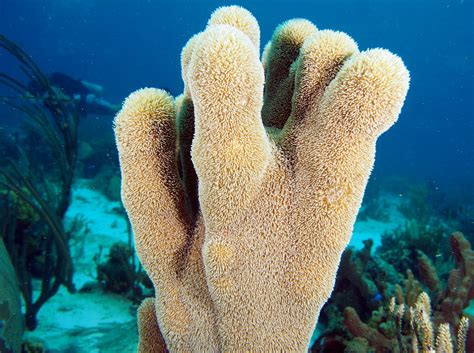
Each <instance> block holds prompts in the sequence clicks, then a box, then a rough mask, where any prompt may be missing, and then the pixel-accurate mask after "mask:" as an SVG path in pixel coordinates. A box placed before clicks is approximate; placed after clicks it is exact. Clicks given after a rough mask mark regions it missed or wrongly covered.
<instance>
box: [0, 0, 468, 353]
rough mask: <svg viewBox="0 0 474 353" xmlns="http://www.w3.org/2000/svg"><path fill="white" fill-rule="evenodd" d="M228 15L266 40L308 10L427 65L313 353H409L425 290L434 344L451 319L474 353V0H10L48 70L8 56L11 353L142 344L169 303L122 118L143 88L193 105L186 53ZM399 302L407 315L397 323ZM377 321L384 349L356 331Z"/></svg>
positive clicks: (0, 123) (5, 178)
mask: <svg viewBox="0 0 474 353" xmlns="http://www.w3.org/2000/svg"><path fill="white" fill-rule="evenodd" d="M228 5H239V6H242V7H244V8H246V9H247V10H249V11H250V12H251V13H252V14H253V15H254V16H255V18H256V19H257V21H258V23H259V26H260V32H261V48H263V47H264V45H265V43H266V42H267V41H268V40H270V39H271V37H272V34H273V31H274V30H275V28H276V27H277V26H278V25H279V24H280V23H282V22H284V21H286V20H288V19H292V18H305V19H307V20H309V21H311V22H312V23H314V24H315V25H316V26H317V27H318V29H331V30H335V31H342V32H345V33H347V34H348V35H350V36H351V37H352V38H353V39H354V40H355V41H356V42H357V44H358V46H359V49H360V50H366V49H370V48H386V49H388V50H390V51H391V52H393V53H395V54H397V55H399V56H400V57H401V58H402V60H403V62H404V64H405V66H406V67H407V69H408V70H409V72H410V88H409V90H408V94H407V96H406V100H405V103H404V105H403V108H402V110H401V114H400V116H399V119H398V121H397V123H396V124H395V125H394V126H393V127H392V128H390V130H389V131H387V132H386V133H384V134H383V135H382V136H381V137H380V139H379V140H378V142H377V146H376V161H375V165H374V169H373V171H372V174H371V176H370V180H369V182H368V185H367V189H366V192H365V197H364V200H363V204H362V207H361V208H360V211H359V215H358V217H357V221H356V223H355V226H354V230H353V234H352V239H351V243H350V247H349V248H347V249H346V251H345V252H344V253H343V255H342V261H341V265H340V266H339V272H338V274H337V278H336V280H335V288H334V291H333V293H332V296H331V298H330V299H329V301H328V302H327V304H326V306H325V307H324V308H323V309H322V311H321V313H320V315H319V320H318V324H317V326H316V327H314V334H313V335H312V338H311V340H309V336H308V335H307V334H305V335H306V336H308V337H307V338H308V342H307V346H308V347H307V349H308V350H312V351H315V352H344V351H345V352H359V351H360V352H366V351H367V352H368V351H375V350H377V349H382V348H381V345H382V346H384V347H383V348H384V349H386V351H387V352H392V351H393V352H398V351H402V347H405V346H406V347H408V346H409V345H410V344H411V343H410V342H411V341H410V340H411V339H412V337H413V335H411V333H410V332H411V331H410V329H409V326H410V325H409V322H410V317H408V314H407V313H408V312H409V309H408V307H415V306H416V298H418V297H419V294H420V293H421V292H426V293H427V294H428V296H429V297H430V298H431V307H432V319H431V322H432V326H433V330H434V334H435V336H436V335H438V332H439V331H440V329H439V327H440V325H441V324H443V323H449V325H450V330H451V336H452V341H453V344H454V345H459V344H460V342H462V341H466V342H467V345H466V347H465V348H464V351H466V352H473V351H474V344H473V342H474V334H473V332H472V327H474V323H472V325H471V329H466V336H467V337H466V338H465V339H463V338H457V335H458V333H459V332H461V333H462V332H463V328H462V327H461V324H460V322H461V318H462V317H463V316H465V317H468V318H469V317H473V316H474V314H473V311H474V310H473V308H474V303H471V300H472V299H473V298H474V287H473V284H472V283H474V273H473V271H472V268H474V267H472V266H474V262H473V261H474V260H472V259H473V258H474V253H472V252H470V250H469V249H470V248H469V245H468V243H465V242H464V240H467V241H470V242H472V241H474V182H473V181H474V142H473V141H474V62H473V60H474V25H473V24H474V1H472V0H442V1H441V0H432V1H428V0H414V1H408V0H399V1H396V0H390V1H389V0H371V1H366V0H361V1H355V0H335V1H327V0H321V1H298V0H296V1H272V2H265V1H257V0H253V1H233V2H230V1H183V0H179V1H161V0H136V1H125V0H118V1H110V0H0V35H2V43H9V44H8V45H10V48H11V45H13V44H12V43H16V45H17V46H18V47H17V48H21V49H17V50H16V53H17V54H18V53H19V52H20V50H21V53H25V54H26V55H27V57H28V58H30V59H31V60H32V61H31V62H34V63H35V65H37V66H36V67H37V68H38V70H40V71H41V72H42V73H43V74H44V76H41V75H40V76H38V75H36V76H35V75H33V77H28V75H27V74H25V71H22V70H21V66H22V65H23V67H25V65H26V67H27V71H26V73H30V75H31V72H33V73H34V72H35V71H31V67H32V66H31V64H30V66H28V64H25V62H23V64H22V63H21V57H20V56H15V55H13V54H14V53H12V51H11V50H10V51H9V50H8V48H6V47H5V46H2V47H1V48H0V73H1V76H0V144H1V145H0V161H1V166H0V214H1V217H0V260H1V261H0V352H4V351H5V352H19V351H20V350H19V349H20V348H19V347H20V345H22V346H23V348H22V349H23V351H33V350H32V349H33V347H36V348H35V349H37V350H36V351H38V352H42V351H44V352H133V351H136V345H137V342H138V334H137V324H136V310H137V307H138V305H139V303H140V302H141V301H142V300H143V299H144V298H146V297H153V296H154V295H155V293H154V289H153V285H152V283H151V282H150V280H149V279H148V278H147V276H146V272H145V271H144V270H143V268H142V266H141V265H140V259H139V258H138V257H137V255H136V252H135V249H134V245H133V230H132V228H131V227H130V225H129V222H128V218H127V214H126V212H125V210H124V208H123V206H122V204H121V200H120V170H119V161H118V156H117V149H116V145H115V140H114V133H113V127H112V126H113V119H114V116H115V114H116V112H117V111H118V109H119V107H120V105H121V104H122V102H123V101H124V99H125V98H126V97H127V96H128V95H129V94H130V93H131V92H133V91H135V90H137V89H139V88H142V87H157V88H162V89H165V90H166V91H168V92H169V93H170V94H171V95H172V96H174V97H176V96H178V95H180V94H181V93H182V92H183V82H182V79H181V64H180V55H181V50H182V48H183V47H184V45H185V44H186V43H187V41H188V39H189V38H190V37H191V36H193V35H194V34H196V33H199V32H200V31H202V30H203V29H204V28H205V26H206V23H207V20H208V18H209V16H210V15H211V13H212V12H213V11H214V10H215V9H216V8H218V7H220V6H228ZM30 59H27V61H28V62H30V61H29V60H30ZM28 68H29V69H28ZM28 70H30V71H28ZM38 77H45V78H46V79H48V80H49V83H48V85H49V87H50V88H51V87H53V88H54V89H55V90H53V91H47V90H45V89H44V87H43V88H41V87H39V88H38V87H37V85H38V83H37V82H36V81H38ZM85 81H87V82H85ZM35 82H36V83H35ZM17 83H19V84H20V85H17ZM35 84H36V86H35ZM12 86H14V87H13V88H15V87H16V88H18V87H20V88H19V89H17V90H15V89H12ZM40 86H41V84H40ZM98 86H99V87H98ZM98 88H99V91H100V92H98V91H97V89H98ZM61 89H62V91H61ZM50 97H53V98H54V99H57V100H54V99H53V100H51V99H48V98H50ZM35 118H36V120H35ZM38 119H39V120H38ZM42 119H43V120H42ZM35 121H36V123H34V122H35ZM48 122H49V123H48ZM48 124H49V125H48ZM76 124H77V127H78V130H77V131H76V130H75V129H71V126H76ZM45 126H46V128H45ZM48 126H49V127H48ZM48 128H51V129H52V130H48ZM48 131H52V133H53V135H57V136H59V144H55V142H54V138H51V135H48ZM51 141H53V142H52V143H51ZM61 168H63V169H61ZM64 168H66V169H67V171H65V169H64ZM31 186H32V187H31ZM193 192H194V193H197V190H193ZM271 217H272V214H269V215H268V218H270V219H271ZM454 232H461V233H462V234H463V237H462V238H460V236H459V233H454ZM453 234H455V235H454V236H453ZM456 234H457V235H456ZM58 237H59V238H58ZM367 239H370V241H371V243H369V242H367V241H366V240H367ZM2 243H5V249H3V244H2ZM459 244H463V245H462V246H461V245H459ZM65 249H66V250H65ZM423 256H425V257H423ZM427 259H428V260H427ZM145 267H146V266H145ZM427 269H429V270H427ZM435 274H436V276H435ZM412 275H413V277H412ZM456 276H458V277H456ZM459 276H461V277H459ZM435 277H436V278H435ZM455 277H456V278H455ZM456 281H457V282H456ZM407 283H409V284H407ZM414 288H415V289H414ZM42 293H43V295H44V303H43V297H42V296H41V294H42ZM392 297H395V298H396V300H397V308H400V307H403V308H405V312H404V313H402V314H400V315H398V316H397V314H393V313H390V305H389V303H390V300H391V298H392ZM38 298H40V303H38ZM456 300H457V301H456ZM400 301H404V302H402V303H401V302H400ZM282 305H285V304H282ZM403 305H404V306H403ZM349 307H352V308H353V310H354V311H355V312H356V313H357V316H358V317H359V318H360V320H361V321H360V322H359V324H360V325H357V324H354V322H358V321H357V320H355V319H354V317H353V316H351V313H352V312H351V311H350V310H349V309H348V308H349ZM351 310H352V309H351ZM400 310H402V309H400ZM377 313H378V314H377ZM316 315H317V313H314V316H316ZM351 319H352V320H351ZM250 321H251V320H250ZM250 321H249V322H250ZM369 321H370V325H371V328H372V329H373V330H375V331H377V335H378V336H377V337H379V340H375V339H373V335H372V336H371V337H372V338H371V337H369V336H370V335H364V334H363V333H361V331H360V330H359V331H357V329H356V328H355V327H356V326H357V327H359V328H360V327H363V324H362V322H365V323H368V322H369ZM314 322H315V323H316V320H314ZM397 325H398V326H397ZM263 326H265V325H263ZM268 326H270V325H268ZM249 327H250V326H249ZM364 327H365V326H364ZM255 329H256V328H249V330H255ZM293 329H296V330H298V328H293ZM162 330H163V328H162ZM204 330H205V329H204ZM302 330H303V328H302ZM270 331H271V330H270ZM375 331H374V332H375ZM415 331H416V330H415ZM441 331H442V330H441ZM415 333H416V334H415V336H417V337H418V340H419V341H420V342H422V341H423V339H422V338H423V337H424V336H423V333H420V332H415ZM285 334H286V332H285V331H284V330H283V332H281V336H280V337H278V333H276V332H275V339H274V342H282V341H283V342H284V341H285ZM380 337H382V338H380ZM376 341H377V342H376ZM434 341H435V340H433V346H436V343H435V342H434ZM380 342H383V343H380ZM167 343H168V345H169V344H170V343H169V342H167ZM275 344H276V343H275ZM157 345H158V343H157ZM421 345H422V343H420V347H421ZM257 346H258V345H257ZM257 346H254V347H257ZM246 347H250V348H248V349H252V348H251V347H252V345H251V343H249V346H246ZM274 347H278V346H272V343H269V344H268V346H267V348H268V350H272V349H275V348H274ZM311 347H312V348H311ZM458 347H460V346H458ZM28 349H29V350H28ZM171 349H172V350H173V349H175V348H173V347H171ZM195 349H196V350H198V349H197V348H195ZM242 349H245V347H243V348H242ZM420 349H421V348H420ZM437 349H438V350H437V351H439V352H441V351H442V349H441V348H440V347H437ZM215 350H216V348H215V347H214V348H213V347H212V346H211V345H209V351H215ZM257 350H258V349H257ZM283 350H285V349H283ZM178 351H179V350H178ZM198 351H199V350H198ZM378 351H381V350H378ZM408 351H409V350H408Z"/></svg>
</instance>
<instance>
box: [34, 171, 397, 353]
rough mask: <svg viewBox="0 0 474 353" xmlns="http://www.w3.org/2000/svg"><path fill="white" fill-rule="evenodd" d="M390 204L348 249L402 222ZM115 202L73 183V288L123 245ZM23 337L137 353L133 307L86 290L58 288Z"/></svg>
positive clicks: (78, 349) (54, 347) (58, 348)
mask: <svg viewBox="0 0 474 353" xmlns="http://www.w3.org/2000/svg"><path fill="white" fill-rule="evenodd" d="M388 201H389V204H390V206H391V210H390V215H391V216H390V222H378V221H375V220H371V219H369V220H367V221H363V222H357V223H356V225H355V227H354V233H353V236H352V240H351V245H353V246H355V247H356V248H360V247H362V245H363V240H365V239H368V238H372V239H373V240H374V248H376V247H377V246H378V245H379V244H380V236H381V235H382V234H383V233H384V232H385V231H389V230H391V229H393V228H395V227H397V226H398V225H400V224H402V222H404V220H403V218H402V217H401V216H400V215H399V213H398V212H397V211H396V208H397V207H396V204H397V200H396V199H388ZM119 208H120V203H119V202H112V201H109V200H108V199H107V198H106V197H105V196H104V195H102V194H101V193H100V192H98V191H97V190H93V189H91V188H90V187H88V186H87V182H86V181H84V180H80V181H78V182H76V184H75V186H74V190H73V197H72V204H71V206H70V208H69V210H68V214H67V219H66V222H70V221H71V220H72V219H74V218H75V217H76V216H81V217H83V219H84V220H85V222H86V224H87V226H88V228H89V230H90V231H89V233H88V234H87V235H86V236H85V239H84V240H85V241H84V242H82V243H81V242H79V243H77V244H75V245H74V246H73V247H72V254H73V260H74V266H75V275H74V283H75V285H76V288H77V289H81V288H82V287H83V286H84V284H86V283H88V282H89V283H90V282H91V281H94V276H95V275H96V263H95V262H94V256H95V255H97V253H98V252H99V247H100V246H101V247H102V257H101V259H102V261H105V260H106V258H107V254H108V249H109V248H110V246H111V245H112V244H113V243H115V242H117V241H122V242H127V224H126V221H125V219H124V216H123V215H120V214H119V213H118V212H117V209H119ZM25 337H26V338H27V339H29V340H30V341H33V342H38V341H39V342H43V343H44V344H45V346H46V347H47V348H48V349H49V350H51V351H52V352H74V353H86V352H87V353H96V352H101V353H107V352H110V353H112V352H122V353H126V352H135V351H136V345H137V326H136V321H135V307H134V306H133V305H132V303H131V302H130V301H129V300H127V299H125V298H124V297H123V296H120V295H117V294H114V293H110V292H105V291H104V290H103V289H101V288H98V287H97V288H95V289H93V290H92V291H90V292H87V293H81V292H77V293H74V294H71V293H68V291H67V290H66V289H65V288H64V287H61V289H60V290H59V292H58V293H57V294H56V295H55V296H54V297H53V298H51V299H50V300H49V301H48V302H47V303H46V304H45V305H44V306H43V307H42V308H41V310H40V312H39V314H38V327H37V329H36V330H35V331H33V332H27V333H26V334H25Z"/></svg>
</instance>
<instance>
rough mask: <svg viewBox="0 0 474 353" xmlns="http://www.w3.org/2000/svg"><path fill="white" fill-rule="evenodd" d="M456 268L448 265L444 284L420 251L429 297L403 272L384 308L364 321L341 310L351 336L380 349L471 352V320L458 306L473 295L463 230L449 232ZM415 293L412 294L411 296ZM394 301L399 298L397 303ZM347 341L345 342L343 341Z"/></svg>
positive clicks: (473, 274)
mask: <svg viewBox="0 0 474 353" xmlns="http://www.w3.org/2000/svg"><path fill="white" fill-rule="evenodd" d="M450 242H451V248H452V253H453V256H454V258H455V261H456V268H454V269H453V270H451V272H450V275H449V279H448V283H447V286H446V288H445V289H444V290H441V288H442V283H441V281H440V280H439V276H438V274H437V273H436V269H435V267H434V266H433V264H432V263H431V260H429V258H428V257H426V255H424V254H419V255H420V257H419V261H420V267H423V270H422V271H420V274H421V275H422V276H423V277H422V281H423V283H424V284H425V285H427V287H428V288H429V289H430V290H431V293H432V296H433V297H434V300H433V301H432V300H431V299H430V296H429V295H428V294H427V293H426V292H422V287H421V284H420V283H419V282H418V281H417V280H416V279H415V278H414V277H413V274H412V273H411V272H408V278H407V279H406V280H405V282H404V288H402V287H401V286H398V285H397V286H396V288H395V295H396V299H395V297H394V298H393V299H392V300H391V302H390V305H389V306H388V308H380V309H379V310H377V311H374V312H373V313H372V317H371V318H370V320H369V322H368V323H364V322H363V321H362V320H361V319H360V318H359V316H358V314H357V313H356V311H355V310H354V309H353V308H351V307H349V308H347V309H346V310H345V311H344V323H345V325H346V327H347V329H348V331H349V332H350V333H351V334H352V335H353V336H355V337H358V338H359V340H358V342H360V339H363V340H364V341H365V342H366V343H367V344H366V346H365V348H366V349H367V350H369V349H370V348H373V349H375V351H376V352H383V351H386V350H387V349H388V350H389V351H391V352H454V351H455V352H459V353H463V352H471V351H472V342H471V341H472V339H473V333H472V326H470V325H469V320H468V318H467V317H466V316H465V314H464V313H463V310H464V309H465V308H466V307H467V306H468V305H469V303H470V301H471V300H472V299H473V298H474V292H473V287H472V285H473V281H474V270H473V268H474V267H473V265H474V262H473V261H474V251H472V250H471V245H470V243H469V241H467V240H466V239H465V238H464V236H463V234H462V233H460V232H455V233H453V234H452V235H451V237H450ZM415 297H416V300H415V299H414V298H415ZM397 303H398V304H397ZM347 346H349V344H347Z"/></svg>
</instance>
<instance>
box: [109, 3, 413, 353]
mask: <svg viewBox="0 0 474 353" xmlns="http://www.w3.org/2000/svg"><path fill="white" fill-rule="evenodd" d="M259 36H260V35H259V28H258V24H257V22H256V20H255V18H254V17H253V16H252V15H251V14H250V13H249V12H248V11H246V10H244V9H242V8H240V7H236V6H233V7H226V8H221V9H218V10H217V11H216V12H215V13H214V14H213V15H212V17H211V19H210V21H209V23H208V26H207V28H206V29H205V31H203V32H202V33H199V34H198V35H196V36H194V37H193V38H192V39H191V40H190V41H189V42H188V44H187V45H186V47H185V48H184V50H183V55H182V66H183V67H182V72H183V79H184V81H185V92H184V95H183V96H182V97H180V98H179V99H177V100H176V101H175V100H173V98H172V97H170V96H169V95H167V94H166V93H165V92H164V91H161V90H157V89H150V88H147V89H143V90H139V91H137V92H135V93H133V94H132V95H131V96H130V97H129V98H128V99H127V100H126V102H125V103H124V106H123V109H122V110H121V112H120V113H119V114H118V116H117V118H116V121H115V133H116V138H117V146H118V150H119V155H120V164H121V170H122V197H123V201H124V204H125V206H126V208H127V211H128V214H129V217H130V220H131V223H132V225H133V230H134V234H135V242H136V248H137V252H138V254H139V256H140V259H141V261H142V263H143V266H144V267H145V269H146V270H147V272H148V274H149V275H150V278H151V280H152V281H153V283H154V286H155V289H156V293H157V296H156V298H155V300H154V306H155V311H154V312H155V313H156V323H157V324H158V326H159V328H160V331H161V334H162V336H163V338H164V341H165V342H166V347H167V349H169V350H170V351H189V352H190V351H194V352H217V351H269V350H273V351H286V352H290V351H291V352H297V351H299V352H305V351H306V350H307V348H308V347H307V346H308V343H309V338H310V336H311V333H312V331H313V329H314V326H315V321H316V318H317V316H318V314H319V311H320V308H321V306H322V305H323V304H324V303H325V301H326V300H327V298H328V297H329V295H330V293H331V290H332V288H333V285H334V280H335V275H336V270H337V267H338V264H339V259H340V256H341V253H342V251H343V249H344V247H345V246H346V245H347V243H348V241H349V238H350V235H351V232H352V227H353V224H354V221H355V217H356V214H357V211H358V209H359V207H360V204H361V200H362V196H363V193H364V189H365V186H366V183H367V180H368V177H369V174H370V172H371V169H372V166H373V163H374V153H375V143H376V140H377V138H378V137H379V136H380V135H381V134H382V133H383V132H384V131H386V130H387V129H388V128H389V127H390V126H391V125H392V124H393V123H394V122H395V121H396V119H397V117H398V114H399V112H400V109H401V106H402V104H403V101H404V98H405V95H406V92H407V89H408V82H409V75H408V72H407V70H406V69H405V66H404V65H403V63H402V61H401V60H400V58H398V57H397V56H395V55H393V54H391V53H390V52H388V51H386V50H382V49H374V50H368V51H365V52H359V51H358V49H357V46H356V44H355V43H354V41H353V40H352V39H351V38H350V37H349V36H347V35H345V34H343V33H340V32H333V31H318V30H317V29H316V27H315V26H313V25H312V24H310V23H309V22H308V21H300V20H298V21H289V22H287V23H285V24H283V25H282V26H280V27H279V28H278V30H277V31H276V32H275V35H274V36H273V38H272V42H271V44H269V45H268V46H267V48H266V50H265V57H264V62H265V70H264V68H263V65H262V63H261V62H260V60H259ZM264 97H265V98H264ZM283 102H284V104H283ZM262 109H263V110H262ZM262 114H263V115H262ZM176 116H177V117H178V128H177V126H176V121H175V118H176ZM264 122H265V123H266V125H267V126H264ZM280 128H281V129H280ZM177 130H178V131H177ZM191 136H192V139H191ZM177 141H178V142H177ZM178 143H179V145H178ZM177 165H179V166H180V167H179V168H178V167H177ZM194 173H195V174H194ZM196 184H197V186H198V193H196V190H195V189H194V188H195V185H196ZM149 303H150V302H147V303H146V304H144V305H146V306H145V307H143V308H142V311H141V314H140V317H141V319H140V320H141V323H140V337H141V341H140V342H141V343H140V351H142V352H145V351H152V350H151V349H152V348H144V347H153V348H155V347H154V346H153V344H151V343H149V337H155V335H157V334H158V333H157V331H154V332H152V333H147V330H148V329H150V330H154V329H156V325H155V324H153V322H154V321H153V319H149V320H151V321H152V322H151V324H150V323H148V324H147V323H145V322H143V321H147V319H146V318H149V315H150V314H151V310H149V309H150V304H149ZM145 309H147V310H145ZM144 310H145V311H144ZM145 313H146V315H145ZM157 341H159V339H158V338H157ZM145 342H147V343H145ZM160 345H161V343H157V346H156V347H159V346H160ZM147 349H149V350H147Z"/></svg>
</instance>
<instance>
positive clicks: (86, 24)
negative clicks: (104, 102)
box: [0, 0, 474, 188]
mask: <svg viewBox="0 0 474 353" xmlns="http://www.w3.org/2000/svg"><path fill="white" fill-rule="evenodd" d="M225 4H239V5H242V6H245V7H246V8H248V9H249V10H250V11H251V12H252V13H253V14H254V15H255V17H256V18H257V19H258V21H259V23H260V28H261V32H262V42H263V43H265V42H266V41H267V40H268V39H269V38H270V36H271V34H272V31H273V29H274V28H275V26H276V25H277V24H279V23H281V22H282V21H284V20H286V19H289V18H293V17H304V18H307V19H309V20H311V21H312V22H313V23H315V24H316V25H317V26H318V28H322V29H324V28H328V29H334V30H340V31H344V32H346V33H348V34H349V35H351V36H352V37H353V38H354V39H355V40H356V41H357V43H358V44H359V47H360V48H361V49H366V48H372V47H384V48H388V49H390V50H391V51H393V52H394V53H397V54H398V55H400V56H401V57H402V58H403V60H404V61H405V63H406V66H407V67H408V69H409V70H410V72H411V87H410V91H409V93H408V96H407V100H406V103H405V106H404V108H403V112H402V115H401V117H400V120H399V123H397V124H396V125H395V126H394V127H393V128H392V129H391V130H390V131H389V132H388V133H386V134H385V136H383V137H382V139H381V140H380V141H379V146H378V158H377V163H376V168H375V172H374V175H373V178H377V177H382V176H386V175H394V174H396V175H407V176H413V177H415V178H417V179H420V180H430V181H432V182H433V183H434V184H436V185H437V186H439V187H443V188H446V187H448V186H455V185H456V186H459V185H462V186H463V187H465V186H466V185H467V184H469V181H470V180H472V179H473V178H474V157H473V155H474V154H473V151H474V145H473V144H474V142H473V141H474V139H473V137H474V119H473V115H474V109H473V104H474V103H473V102H474V83H473V82H474V63H473V55H474V46H473V44H472V41H473V38H474V25H473V23H474V22H473V18H474V14H473V11H474V1H472V0H464V1H462V0H449V1H448V0H444V1H440V0H427V1H421V0H415V1H409V0H402V1H388V0H373V1H350V0H349V1H341V0H336V1H275V2H272V5H271V6H267V5H265V2H263V1H169V2H168V1H151V0H150V1H145V0H137V1H125V0H119V1H108V0H95V1H92V0H81V1H80V0H68V1H53V0H51V1H47V0H1V1H0V32H2V33H4V34H5V35H7V36H9V37H11V38H12V39H14V40H15V41H16V42H18V43H19V44H20V45H21V46H23V48H24V49H25V50H26V51H27V52H28V53H30V54H31V55H32V56H33V58H34V59H35V60H36V62H37V63H38V64H39V65H40V67H42V68H43V70H44V71H46V72H49V71H61V72H65V73H68V74H70V75H71V76H74V77H77V78H82V79H86V80H92V81H94V82H98V83H100V84H102V85H104V86H105V88H106V96H107V98H108V99H109V100H112V101H121V100H123V99H124V97H126V96H127V95H128V94H129V93H130V92H131V91H133V90H135V89H137V88H140V87H144V86H155V87H163V88H167V89H168V90H170V91H171V92H172V93H174V94H175V95H177V94H179V93H180V92H181V90H182V82H181V79H180V65H179V55H180V51H181V48H182V47H183V45H184V44H185V43H186V41H187V39H188V38H189V37H190V36H191V35H193V34H194V33H197V32H198V31H200V30H201V29H202V28H203V26H204V25H205V23H206V21H207V18H208V16H209V13H210V12H212V11H213V10H214V9H215V8H216V7H217V6H221V5H225ZM0 60H1V57H0ZM103 128H106V126H104V127H103Z"/></svg>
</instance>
